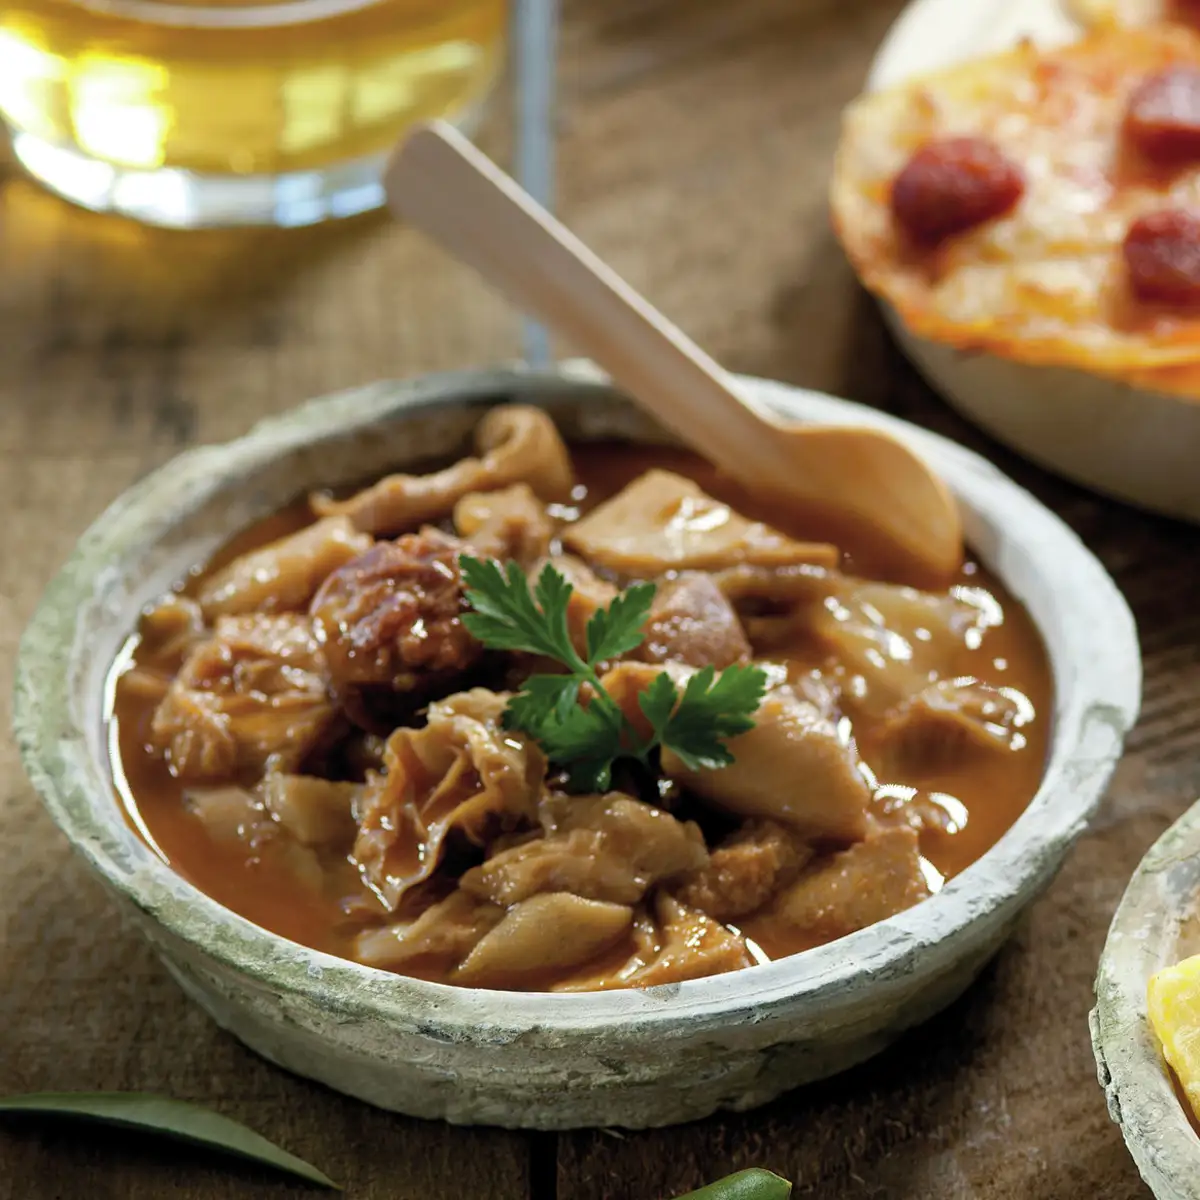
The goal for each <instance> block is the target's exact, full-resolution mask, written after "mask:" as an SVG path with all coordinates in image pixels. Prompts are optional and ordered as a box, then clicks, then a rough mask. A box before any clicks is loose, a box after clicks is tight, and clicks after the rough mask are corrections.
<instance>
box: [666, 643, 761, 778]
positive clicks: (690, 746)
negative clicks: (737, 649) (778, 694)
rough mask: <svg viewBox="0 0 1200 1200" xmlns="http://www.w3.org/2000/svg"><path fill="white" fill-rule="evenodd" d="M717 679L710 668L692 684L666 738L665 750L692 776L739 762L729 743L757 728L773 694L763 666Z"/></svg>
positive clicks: (727, 672)
mask: <svg viewBox="0 0 1200 1200" xmlns="http://www.w3.org/2000/svg"><path fill="white" fill-rule="evenodd" d="M715 676H716V672H715V671H714V670H713V668H712V667H711V666H709V667H705V668H704V669H703V670H701V671H697V672H696V674H695V675H693V676H692V677H691V678H690V679H689V680H688V682H687V686H686V687H685V688H684V690H683V696H682V698H681V699H680V701H679V704H678V705H677V706H676V708H675V711H674V712H673V713H672V714H671V718H670V720H669V721H668V722H667V724H666V728H665V729H664V730H663V733H662V743H663V745H664V746H666V747H668V748H669V749H670V750H673V751H674V752H675V754H677V755H678V756H679V758H680V759H681V760H682V761H683V764H684V766H686V767H687V768H688V769H689V770H692V771H695V770H699V769H700V768H702V767H710V768H711V767H727V766H729V764H730V763H731V762H733V755H732V754H730V752H729V750H728V749H727V748H726V747H725V744H724V742H725V739H727V738H731V737H736V736H737V735H738V734H739V733H746V732H747V731H748V730H750V729H753V728H754V712H755V710H756V709H757V708H758V706H759V704H760V703H762V698H763V694H764V693H765V692H766V689H767V675H766V672H765V671H763V669H762V668H761V667H753V666H740V665H739V666H733V667H726V668H725V670H724V671H722V672H721V674H720V676H719V677H716V678H714V677H715Z"/></svg>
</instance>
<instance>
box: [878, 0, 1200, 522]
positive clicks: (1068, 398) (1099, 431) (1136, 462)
mask: <svg viewBox="0 0 1200 1200" xmlns="http://www.w3.org/2000/svg"><path fill="white" fill-rule="evenodd" d="M1081 32H1082V31H1081V29H1080V27H1079V26H1078V25H1077V24H1076V23H1075V22H1074V21H1072V20H1071V18H1070V17H1069V16H1068V15H1067V10H1066V9H1065V8H1064V5H1063V0H915V2H914V3H912V4H910V5H909V6H908V7H907V8H906V9H905V10H904V12H903V14H902V15H901V16H900V18H899V19H898V20H897V21H896V23H895V25H893V27H892V29H891V31H890V33H889V34H888V36H887V38H886V39H885V40H884V43H883V46H882V47H881V48H880V51H879V54H878V55H877V56H876V58H875V61H874V63H873V65H872V68H871V72H870V76H869V79H868V88H870V89H872V90H874V89H877V88H881V87H890V86H893V85H895V84H898V83H902V82H904V81H905V80H906V79H910V78H912V77H913V76H915V75H920V74H924V73H925V72H927V71H931V70H937V69H939V68H942V67H949V66H953V65H954V64H956V63H959V62H963V61H965V60H968V59H970V58H974V57H978V56H980V55H986V54H992V53H997V52H1000V51H1003V50H1006V49H1009V48H1011V47H1013V46H1016V45H1017V44H1018V43H1019V42H1020V41H1021V40H1022V39H1025V38H1027V39H1030V40H1032V41H1033V42H1034V43H1035V44H1037V45H1043V46H1048V45H1055V44H1062V43H1063V42H1067V41H1070V40H1072V39H1073V38H1075V37H1078V36H1079V35H1080V33H1081ZM883 311H884V315H885V317H886V318H887V320H888V323H889V325H890V326H891V328H892V331H893V333H894V334H895V337H896V339H897V341H898V342H899V344H900V346H901V347H902V348H903V349H904V351H905V353H906V354H907V355H908V357H909V358H910V359H912V361H913V363H914V364H915V365H916V367H917V368H918V369H919V370H920V371H921V373H922V374H923V375H924V376H925V377H926V378H927V379H928V380H929V382H930V384H931V385H932V386H933V387H934V388H936V389H937V391H938V392H940V393H941V394H942V395H943V396H944V397H945V399H946V400H947V401H948V402H949V403H950V404H951V405H952V406H953V407H955V408H956V409H958V410H959V411H960V412H961V413H963V415H964V416H966V417H967V418H969V419H970V420H971V421H973V422H974V423H975V424H977V425H979V426H980V427H981V428H983V429H985V430H986V431H987V432H988V433H990V434H991V435H992V436H993V437H995V438H997V439H998V440H999V441H1001V442H1004V443H1005V444H1006V445H1008V446H1011V447H1012V448H1013V449H1014V450H1016V451H1017V452H1018V453H1020V454H1023V455H1024V456H1025V457H1027V458H1029V459H1032V460H1033V461H1034V462H1037V463H1040V464H1041V465H1042V466H1044V467H1047V468H1048V469H1050V470H1052V471H1055V472H1057V473H1058V474H1060V475H1064V476H1066V477H1067V478H1068V479H1072V480H1074V481H1075V482H1076V483H1081V484H1083V485H1084V486H1086V487H1090V488H1092V489H1094V490H1096V491H1099V492H1104V493H1106V494H1108V495H1111V496H1114V497H1116V498H1117V499H1120V500H1125V501H1127V502H1129V503H1131V504H1136V505H1138V506H1140V507H1143V508H1148V509H1151V510H1153V511H1155V512H1160V513H1165V514H1167V515H1169V516H1175V517H1182V518H1185V519H1187V520H1191V521H1198V522H1200V473H1197V472H1196V470H1195V459H1196V452H1197V448H1200V401H1191V400H1187V399H1184V398H1181V397H1179V396H1167V395H1164V394H1162V393H1159V392H1150V391H1145V390H1143V389H1140V388H1134V387H1130V386H1129V385H1128V384H1124V383H1119V382H1115V381H1113V380H1109V379H1103V378H1100V377H1098V376H1092V375H1088V374H1087V373H1085V372H1083V371H1077V370H1067V369H1062V368H1045V367H1030V366H1025V365H1024V364H1021V363H1016V362H1012V361H1009V360H1006V359H1001V358H997V357H993V356H992V355H986V354H967V353H963V352H960V351H957V350H954V349H952V348H950V347H948V346H945V345H941V344H937V343H933V342H930V341H926V340H925V339H922V338H917V337H914V336H913V335H912V334H910V333H909V332H908V330H907V329H906V328H905V327H904V326H903V324H902V322H901V321H900V320H899V318H898V317H897V316H896V314H895V313H894V312H893V311H892V310H891V308H890V307H889V306H888V305H886V304H885V305H883Z"/></svg>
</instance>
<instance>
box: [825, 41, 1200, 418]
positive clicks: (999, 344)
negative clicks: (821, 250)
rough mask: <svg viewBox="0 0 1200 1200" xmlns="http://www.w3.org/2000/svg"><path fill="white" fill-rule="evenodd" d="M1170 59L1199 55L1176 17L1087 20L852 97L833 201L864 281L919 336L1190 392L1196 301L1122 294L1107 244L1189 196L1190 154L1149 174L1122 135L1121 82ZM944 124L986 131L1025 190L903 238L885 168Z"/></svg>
mask: <svg viewBox="0 0 1200 1200" xmlns="http://www.w3.org/2000/svg"><path fill="white" fill-rule="evenodd" d="M1173 63H1188V64H1196V65H1200V38H1198V37H1197V36H1196V35H1194V34H1192V33H1190V32H1189V31H1187V30H1184V29H1181V28H1167V29H1159V30H1148V31H1128V30H1125V31H1121V32H1119V33H1117V32H1107V33H1097V34H1094V35H1091V36H1089V37H1088V38H1086V39H1085V40H1084V41H1082V42H1079V43H1076V44H1074V45H1070V46H1063V47H1056V48H1052V49H1048V50H1042V51H1038V50H1035V49H1034V48H1032V47H1030V46H1024V47H1021V48H1019V49H1017V50H1015V51H1011V52H1008V53H1005V54H1001V55H996V56H993V57H990V58H986V59H981V60H977V61H975V62H972V63H969V64H967V65H964V66H961V67H955V68H953V69H951V70H948V71H944V72H940V73H938V74H936V75H933V76H927V77H925V78H922V79H920V80H916V81H913V82H912V83H909V84H906V85H903V86H901V87H898V88H893V89H889V90H886V91H882V92H876V93H873V94H870V95H867V96H864V97H863V98H861V99H860V100H858V101H857V102H856V103H855V104H854V105H852V106H851V107H850V109H849V110H848V111H847V113H846V116H845V119H844V125H843V133H842V141H841V145H840V147H839V150H838V155H837V160H836V164H835V169H834V180H833V187H832V204H833V215H834V224H835V227H836V229H837V232H838V236H839V237H840V239H841V241H842V243H843V245H844V246H845V248H846V251H847V254H848V255H849V257H850V260H851V262H852V263H853V264H854V266H855V269H856V270H857V271H858V273H859V275H860V277H861V278H862V279H863V281H864V283H865V284H866V286H867V287H868V288H870V289H871V290H872V291H873V292H875V293H876V294H877V295H879V296H880V297H881V298H883V299H885V300H886V301H888V302H889V303H890V304H891V305H892V306H893V307H894V308H895V309H896V311H897V312H898V313H899V315H900V317H901V318H902V319H903V320H904V322H905V323H906V324H907V325H908V327H909V328H910V329H911V330H912V331H913V332H914V333H915V334H917V335H918V336H922V337H926V338H929V339H931V340H934V341H941V342H946V343H949V344H951V345H954V346H959V347H962V348H965V349H975V350H986V351H990V352H993V353H996V354H1001V355H1004V356H1007V357H1010V358H1014V359H1018V360H1020V361H1023V362H1029V363H1036V364H1046V365H1058V366H1074V367H1082V368H1086V369H1088V370H1092V371H1096V372H1099V373H1102V374H1109V375H1117V376H1119V377H1121V378H1129V379H1130V380H1134V379H1136V380H1137V381H1138V382H1140V383H1142V384H1144V385H1146V386H1153V387H1157V388H1159V389H1160V390H1171V391H1182V392H1185V393H1188V394H1196V395H1200V367H1195V368H1194V367H1193V366H1192V364H1193V363H1200V314H1198V313H1197V312H1196V311H1195V310H1186V309H1170V308H1167V307H1155V306H1149V305H1145V304H1141V303H1138V302H1137V301H1135V300H1134V299H1133V298H1132V297H1131V296H1130V294H1129V291H1128V287H1127V284H1126V279H1125V267H1124V260H1123V256H1122V252H1121V246H1122V242H1123V241H1124V238H1125V233H1126V231H1127V230H1128V228H1129V226H1130V224H1131V222H1132V221H1133V220H1134V219H1135V218H1136V217H1138V216H1140V215H1141V214H1143V213H1146V212H1150V211H1153V210H1155V209H1159V208H1166V207H1185V208H1195V209H1197V210H1200V163H1197V164H1194V165H1191V166H1187V167H1185V168H1183V169H1182V170H1178V171H1174V172H1172V173H1170V174H1161V173H1159V174H1155V173H1153V172H1152V171H1151V170H1150V169H1149V168H1147V167H1145V166H1142V165H1139V164H1138V162H1137V161H1136V159H1135V157H1134V156H1131V155H1130V154H1128V153H1127V151H1126V149H1125V147H1124V139H1123V137H1122V132H1121V126H1122V122H1123V118H1124V114H1125V108H1126V104H1127V102H1128V97H1129V94H1130V92H1131V91H1132V90H1133V88H1134V87H1136V86H1137V85H1138V84H1139V83H1140V82H1141V80H1142V79H1143V78H1144V77H1145V76H1147V75H1149V74H1151V73H1152V72H1155V71H1158V70H1161V69H1163V68H1164V67H1166V66H1168V65H1171V64H1173ZM955 135H973V136H982V137H985V138H988V139H990V140H991V141H993V142H994V143H995V144H996V145H997V146H998V147H999V148H1000V150H1001V151H1002V152H1003V153H1004V154H1005V155H1006V156H1007V157H1008V158H1010V159H1011V160H1012V161H1013V162H1014V163H1016V164H1017V165H1018V166H1019V167H1020V168H1021V170H1022V171H1023V172H1024V175H1025V182H1026V191H1025V194H1024V196H1023V197H1022V198H1021V200H1020V202H1019V203H1018V204H1017V206H1016V207H1015V209H1014V210H1013V211H1012V212H1011V213H1009V214H1008V215H1006V216H1004V217H1002V218H999V219H997V220H993V221H989V222H986V223H985V224H983V225H981V226H979V227H977V228H975V229H972V230H969V231H967V232H966V233H963V234H960V235H958V236H956V237H952V238H949V239H948V240H947V241H945V242H943V243H942V244H941V245H939V246H938V247H936V248H935V249H931V250H928V249H925V250H923V249H917V248H913V247H911V246H910V245H909V244H908V243H907V242H906V240H905V239H904V237H903V235H902V234H901V233H900V232H899V230H898V229H897V228H896V226H895V223H894V220H893V217H892V212H891V207H890V192H891V183H892V180H893V178H894V177H895V175H896V174H897V172H899V171H900V169H901V168H902V167H903V166H904V165H905V164H906V163H907V161H908V159H909V157H910V156H911V155H912V153H913V152H914V151H915V150H916V149H917V148H918V147H919V146H921V145H922V144H923V143H925V142H926V141H928V140H929V139H931V138H935V137H945V136H955Z"/></svg>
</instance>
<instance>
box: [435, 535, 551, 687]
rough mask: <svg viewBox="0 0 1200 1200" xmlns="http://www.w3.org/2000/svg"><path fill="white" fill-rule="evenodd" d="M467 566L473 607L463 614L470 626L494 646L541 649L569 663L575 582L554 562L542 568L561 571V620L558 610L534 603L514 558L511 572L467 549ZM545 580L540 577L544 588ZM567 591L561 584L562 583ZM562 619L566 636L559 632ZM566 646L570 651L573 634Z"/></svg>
mask: <svg viewBox="0 0 1200 1200" xmlns="http://www.w3.org/2000/svg"><path fill="white" fill-rule="evenodd" d="M458 566H459V570H460V571H461V572H462V578H463V584H464V594H465V596H466V599H467V603H468V604H470V606H471V608H472V609H473V610H474V611H473V612H469V613H465V614H464V615H463V619H462V620H463V624H464V625H465V626H466V627H467V630H468V631H469V632H470V633H471V634H472V635H474V636H475V637H477V638H478V639H479V640H480V641H481V642H483V644H484V645H485V646H488V647H489V648H490V649H492V650H520V651H524V652H525V653H526V654H542V655H545V656H546V657H548V658H554V659H557V660H558V661H560V662H565V663H568V664H569V663H570V660H569V659H565V658H563V657H562V652H563V649H564V645H563V641H564V638H565V630H566V601H567V600H569V599H570V596H571V585H570V584H569V583H567V581H566V580H565V579H563V577H562V576H561V575H558V572H557V571H555V570H554V568H553V567H551V566H550V565H549V564H547V566H546V570H545V571H543V572H542V578H543V579H545V577H546V572H547V571H548V572H550V573H551V574H553V575H556V576H558V579H559V580H560V581H561V583H562V585H563V589H565V598H564V599H563V600H562V612H561V614H560V618H561V619H560V620H559V621H558V622H557V623H556V622H555V619H554V614H553V613H543V612H541V611H540V610H539V609H538V606H537V604H535V603H534V598H533V596H532V594H531V593H530V591H529V581H528V580H527V579H526V578H525V573H524V572H523V571H522V570H521V568H520V567H519V566H518V565H517V564H516V563H515V562H511V563H509V564H508V570H507V573H505V572H504V571H501V569H500V567H499V565H498V564H497V563H495V562H494V561H492V560H491V559H480V558H472V557H471V555H469V554H462V555H460V556H459V559H458ZM540 586H541V582H540V581H539V588H540ZM559 592H560V594H562V589H559ZM558 625H561V628H562V630H563V631H564V637H559V636H556V633H557V626H558ZM565 648H566V649H567V650H568V651H570V639H569V638H565Z"/></svg>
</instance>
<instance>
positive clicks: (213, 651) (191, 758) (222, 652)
mask: <svg viewBox="0 0 1200 1200" xmlns="http://www.w3.org/2000/svg"><path fill="white" fill-rule="evenodd" d="M335 716H336V710H335V708H334V705H333V702H332V701H331V700H330V698H329V695H328V689H327V676H326V668H325V659H324V656H323V654H322V652H321V647H320V645H319V643H318V641H317V639H316V637H315V636H314V633H313V628H312V624H311V622H310V621H309V620H308V618H307V617H303V616H299V615H297V614H290V615H284V616H244V617H221V618H220V619H219V620H218V621H217V625H216V629H215V630H214V632H213V636H212V637H211V638H209V639H207V640H206V641H203V642H201V643H200V644H199V645H198V646H196V648H195V649H194V650H193V651H192V653H191V654H190V655H189V656H188V658H187V659H186V661H185V662H184V664H183V667H182V669H181V670H180V672H179V674H178V675H177V676H176V678H175V679H174V680H173V682H172V683H171V686H170V688H169V689H168V691H167V694H166V697H165V698H164V699H163V701H162V703H161V704H160V705H159V706H158V709H157V711H156V712H155V714H154V719H153V721H152V722H151V727H150V732H151V740H152V743H153V745H154V746H155V748H156V749H157V750H158V751H159V753H161V754H162V755H163V756H164V757H165V758H166V760H167V762H168V764H169V765H170V768H171V771H172V773H173V774H174V775H176V776H178V777H179V778H180V779H184V780H217V779H231V778H233V777H234V776H236V775H237V774H239V773H241V772H246V771H251V772H255V771H256V772H259V773H262V772H264V771H265V770H266V769H267V767H268V765H269V766H272V767H274V768H276V769H278V770H284V771H286V770H292V769H295V768H296V767H298V766H299V764H300V763H301V762H303V760H304V758H305V756H306V755H307V754H308V753H309V751H311V750H312V749H313V747H314V746H315V745H316V743H317V742H318V740H319V739H320V737H321V735H322V734H323V733H324V732H325V731H326V730H327V729H329V727H330V726H331V725H332V724H333V722H334V719H335Z"/></svg>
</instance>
